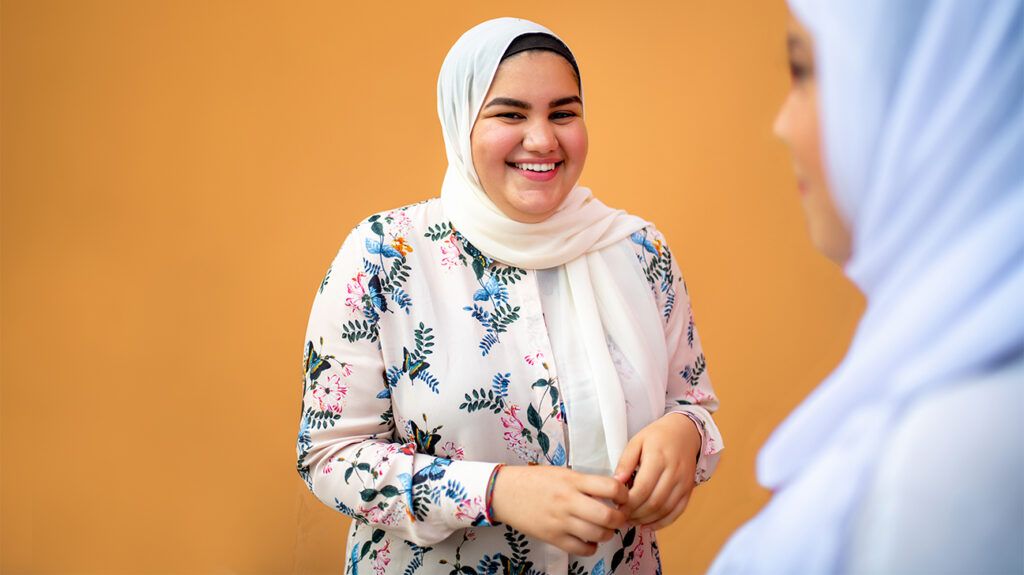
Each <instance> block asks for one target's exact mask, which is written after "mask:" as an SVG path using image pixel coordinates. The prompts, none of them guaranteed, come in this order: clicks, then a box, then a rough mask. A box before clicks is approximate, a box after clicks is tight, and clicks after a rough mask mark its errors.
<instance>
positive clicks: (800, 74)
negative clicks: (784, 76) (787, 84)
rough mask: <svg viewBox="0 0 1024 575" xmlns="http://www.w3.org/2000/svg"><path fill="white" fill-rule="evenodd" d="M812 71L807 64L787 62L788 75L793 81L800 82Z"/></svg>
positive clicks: (808, 76) (809, 75)
mask: <svg viewBox="0 0 1024 575" xmlns="http://www.w3.org/2000/svg"><path fill="white" fill-rule="evenodd" d="M811 74H812V71H811V68H810V67H809V66H806V65H804V64H802V63H800V62H792V61H791V62H790V63H789V77H790V78H792V80H793V82H795V83H800V82H803V81H804V80H806V79H808V78H810V77H811Z"/></svg>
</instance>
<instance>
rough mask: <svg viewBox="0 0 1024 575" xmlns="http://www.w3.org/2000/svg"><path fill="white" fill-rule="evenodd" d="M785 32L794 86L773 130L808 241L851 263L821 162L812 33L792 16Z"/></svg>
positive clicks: (844, 229)
mask: <svg viewBox="0 0 1024 575" xmlns="http://www.w3.org/2000/svg"><path fill="white" fill-rule="evenodd" d="M787 28H788V30H787V32H788V33H787V38H786V45H787V47H788V51H789V70H790V76H791V78H792V84H791V86H790V89H789V94H788V95H787V96H786V100H785V102H783V103H782V107H781V108H780V109H779V113H778V115H777V116H776V117H775V125H774V126H773V127H774V130H775V135H777V136H778V137H779V138H781V139H782V140H783V141H784V142H785V143H786V144H787V145H788V146H789V149H790V152H791V153H792V154H793V168H794V170H795V171H796V177H797V187H798V190H799V192H800V200H801V203H802V204H803V208H804V216H805V217H806V219H807V228H808V231H809V233H810V235H811V241H812V242H813V243H814V246H815V247H816V248H818V251H820V252H821V253H823V254H824V255H825V257H827V258H829V259H830V260H832V261H834V262H836V263H838V264H840V265H842V264H844V263H846V261H847V260H849V259H850V247H851V238H850V231H849V228H848V226H847V225H846V222H844V221H843V219H842V217H841V216H840V215H839V211H838V210H837V209H836V206H835V202H833V200H832V194H831V192H830V191H829V189H828V179H827V178H826V176H825V167H824V164H823V163H822V148H821V132H820V129H819V127H818V84H817V80H816V79H815V70H814V42H813V40H812V39H811V35H810V33H808V32H807V30H806V29H805V28H804V27H803V26H802V25H801V24H800V23H799V22H798V21H797V20H796V19H795V18H793V17H792V16H790V18H789V25H788V27H787Z"/></svg>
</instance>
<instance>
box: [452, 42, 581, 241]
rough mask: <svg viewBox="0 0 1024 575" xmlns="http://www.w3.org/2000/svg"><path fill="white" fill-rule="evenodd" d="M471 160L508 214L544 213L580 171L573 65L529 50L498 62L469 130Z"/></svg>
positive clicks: (526, 217) (536, 217)
mask: <svg viewBox="0 0 1024 575" xmlns="http://www.w3.org/2000/svg"><path fill="white" fill-rule="evenodd" d="M470 143H471V144H472V149H473V166H474V167H475V168H476V173H477V175H478V176H479V177H480V183H481V184H482V185H483V188H484V191H485V192H487V196H488V197H490V198H491V201H493V202H494V203H495V204H496V205H497V206H498V208H499V209H500V210H501V211H502V212H504V213H505V215H507V216H508V217H510V218H512V219H514V220H517V221H520V222H527V223H536V222H541V221H544V220H546V219H547V218H548V217H550V216H551V214H553V213H555V211H556V210H557V209H558V207H559V206H560V205H561V204H562V200H564V199H565V197H566V196H567V195H568V194H569V192H570V191H572V188H573V186H575V185H576V182H577V181H578V180H579V178H580V173H581V172H582V171H583V163H584V162H585V161H586V159H587V126H586V124H584V123H583V102H582V100H581V99H580V91H579V87H578V86H577V84H576V76H575V75H574V74H573V69H572V66H571V65H570V64H569V62H567V61H566V60H565V58H562V57H561V56H559V55H558V54H555V53H554V52H549V51H546V50H531V51H527V52H521V53H519V54H516V55H515V56H512V57H510V58H508V59H507V60H505V61H504V62H502V63H501V65H500V66H498V71H497V73H496V74H495V76H494V81H493V82H492V83H491V88H490V91H488V92H487V96H486V97H485V98H484V104H483V107H482V108H481V109H480V115H479V116H477V119H476V123H475V124H474V125H473V132H472V133H471V134H470Z"/></svg>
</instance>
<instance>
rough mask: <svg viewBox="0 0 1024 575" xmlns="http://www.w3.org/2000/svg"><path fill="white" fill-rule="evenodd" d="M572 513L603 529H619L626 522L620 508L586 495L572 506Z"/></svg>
mask: <svg viewBox="0 0 1024 575" xmlns="http://www.w3.org/2000/svg"><path fill="white" fill-rule="evenodd" d="M572 515H573V517H575V518H578V519H581V520H583V521H586V522H587V523H590V524H591V525H595V526H597V527H600V528H603V529H612V530H614V529H621V528H622V526H623V525H625V524H626V514H625V513H623V512H622V511H621V510H619V509H616V508H614V507H609V506H608V505H606V504H604V503H603V502H601V501H600V500H597V499H594V498H592V497H589V496H587V495H583V497H582V498H581V499H580V500H579V501H578V502H577V503H576V504H575V505H574V506H573V509H572Z"/></svg>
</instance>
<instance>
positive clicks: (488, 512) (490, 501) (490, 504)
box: [484, 463, 505, 525]
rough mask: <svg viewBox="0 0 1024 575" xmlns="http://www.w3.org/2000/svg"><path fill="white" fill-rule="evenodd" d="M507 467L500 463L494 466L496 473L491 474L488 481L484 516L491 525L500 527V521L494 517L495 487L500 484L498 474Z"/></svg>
mask: <svg viewBox="0 0 1024 575" xmlns="http://www.w3.org/2000/svg"><path fill="white" fill-rule="evenodd" d="M503 467H505V464H504V463H499V464H498V465H496V466H494V471H492V472H491V477H490V479H488V480H487V495H486V497H485V500H486V509H485V511H484V515H485V516H486V519H487V522H488V523H490V524H491V525H498V523H499V522H498V520H497V519H495V517H494V486H495V485H496V484H497V483H498V474H499V473H501V470H502V468H503Z"/></svg>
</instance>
